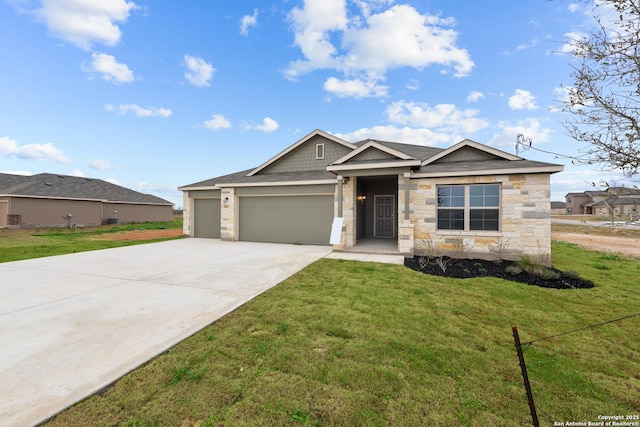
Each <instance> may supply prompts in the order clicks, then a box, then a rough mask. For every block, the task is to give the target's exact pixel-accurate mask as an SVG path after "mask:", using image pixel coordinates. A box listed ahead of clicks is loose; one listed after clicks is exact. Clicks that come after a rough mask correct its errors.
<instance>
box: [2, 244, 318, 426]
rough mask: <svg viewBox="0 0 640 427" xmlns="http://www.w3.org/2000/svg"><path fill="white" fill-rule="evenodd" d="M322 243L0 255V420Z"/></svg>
mask: <svg viewBox="0 0 640 427" xmlns="http://www.w3.org/2000/svg"><path fill="white" fill-rule="evenodd" d="M330 252H331V248H330V247H329V246H299V245H284V244H271V243H249V242H221V241H220V240H216V239H181V240H173V241H167V242H161V243H153V244H145V245H139V246H128V247H123V248H117V249H107V250H101V251H93V252H83V253H78V254H72V255H62V256H55V257H49V258H40V259H33V260H28V261H17V262H10V263H3V264H0V425H3V426H29V425H34V424H37V423H39V422H41V421H43V420H45V419H47V418H49V417H51V416H52V415H54V414H56V413H57V412H59V411H60V410H62V409H63V408H65V407H67V406H69V405H72V404H73V403H75V402H76V401H78V400H80V399H83V398H84V397H86V396H88V395H90V394H92V393H94V392H96V391H98V390H100V389H101V388H103V387H105V386H106V385H108V384H110V383H111V382H113V381H114V380H116V379H117V378H119V377H121V376H122V375H124V374H126V373H127V372H129V371H131V370H132V369H134V368H136V367H137V366H139V365H141V364H143V363H144V362H146V361H148V360H149V359H151V358H153V357H154V356H156V355H158V354H160V353H162V352H163V351H165V350H167V349H169V348H171V347H172V346H174V345H175V344H177V343H178V342H180V341H182V340H183V339H184V338H186V337H188V336H189V335H191V334H193V333H195V332H197V331H199V330H200V329H202V328H203V327H205V326H207V325H208V324H210V323H212V322H213V321H215V320H217V319H219V318H220V317H222V316H224V315H225V314H227V313H229V312H230V311H233V310H234V309H235V308H237V307H239V306H241V305H242V304H244V303H245V302H246V301H248V300H250V299H252V298H254V297H255V296H257V295H259V294H260V293H262V292H264V291H265V290H267V289H269V288H271V287H272V286H274V285H276V284H277V283H279V282H281V281H282V280H284V279H286V278H287V277H289V276H291V275H292V274H294V273H295V272H297V271H298V270H300V269H302V268H304V267H306V266H307V265H309V264H311V263H312V262H314V261H316V260H318V259H319V258H322V257H324V256H326V255H328V254H329V253H330Z"/></svg>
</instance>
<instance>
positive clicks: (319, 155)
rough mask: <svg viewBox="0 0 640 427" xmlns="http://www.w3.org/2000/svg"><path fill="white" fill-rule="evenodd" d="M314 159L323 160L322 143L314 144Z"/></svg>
mask: <svg viewBox="0 0 640 427" xmlns="http://www.w3.org/2000/svg"><path fill="white" fill-rule="evenodd" d="M316 160H324V144H316Z"/></svg>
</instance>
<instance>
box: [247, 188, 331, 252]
mask: <svg viewBox="0 0 640 427" xmlns="http://www.w3.org/2000/svg"><path fill="white" fill-rule="evenodd" d="M239 201H240V215H239V220H240V222H239V237H240V240H244V241H251V242H276V243H300V244H305V245H328V244H329V236H330V234H331V223H332V221H333V196H326V195H320V196H264V197H240V199H239Z"/></svg>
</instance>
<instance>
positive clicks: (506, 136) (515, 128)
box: [489, 118, 562, 154]
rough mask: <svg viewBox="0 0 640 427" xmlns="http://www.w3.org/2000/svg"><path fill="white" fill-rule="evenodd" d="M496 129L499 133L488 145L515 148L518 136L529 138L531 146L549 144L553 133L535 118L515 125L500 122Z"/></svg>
mask: <svg viewBox="0 0 640 427" xmlns="http://www.w3.org/2000/svg"><path fill="white" fill-rule="evenodd" d="M498 129H499V131H498V132H497V133H495V134H494V135H493V137H492V138H491V141H490V142H489V144H490V145H494V146H502V147H515V143H516V138H517V137H518V134H522V135H524V136H525V137H527V138H531V140H532V141H533V144H538V143H542V142H549V141H551V134H552V133H553V130H551V129H549V128H545V127H543V126H542V124H541V123H540V121H539V120H538V119H537V118H528V119H525V120H521V121H518V122H517V123H511V122H509V121H500V122H498ZM561 154H562V153H561Z"/></svg>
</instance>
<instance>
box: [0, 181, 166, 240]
mask: <svg viewBox="0 0 640 427" xmlns="http://www.w3.org/2000/svg"><path fill="white" fill-rule="evenodd" d="M172 217H173V204H172V203H171V202H169V201H167V200H164V199H161V198H160V197H156V196H152V195H150V194H142V193H139V192H137V191H133V190H129V189H127V188H124V187H120V186H119V185H115V184H111V183H109V182H106V181H102V180H100V179H94V178H84V177H78V176H69V175H56V174H50V173H41V174H38V175H31V176H24V175H10V174H4V173H0V227H16V228H20V227H22V228H36V227H43V228H44V227H74V226H78V227H81V226H97V225H100V224H103V223H107V222H121V223H122V222H146V221H171V219H172Z"/></svg>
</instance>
